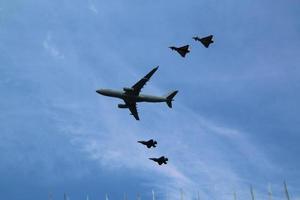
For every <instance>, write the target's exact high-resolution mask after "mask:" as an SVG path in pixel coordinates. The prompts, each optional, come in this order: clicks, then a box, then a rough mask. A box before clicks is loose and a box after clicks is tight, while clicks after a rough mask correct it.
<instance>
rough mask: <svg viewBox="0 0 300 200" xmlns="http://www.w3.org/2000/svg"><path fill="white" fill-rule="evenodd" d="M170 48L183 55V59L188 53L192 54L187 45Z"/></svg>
mask: <svg viewBox="0 0 300 200" xmlns="http://www.w3.org/2000/svg"><path fill="white" fill-rule="evenodd" d="M169 48H170V49H172V50H175V51H177V53H179V54H180V55H181V57H183V58H184V57H185V56H186V54H187V53H189V52H190V50H189V45H185V46H182V47H174V46H172V47H169Z"/></svg>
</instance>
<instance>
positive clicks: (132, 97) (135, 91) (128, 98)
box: [96, 67, 178, 120]
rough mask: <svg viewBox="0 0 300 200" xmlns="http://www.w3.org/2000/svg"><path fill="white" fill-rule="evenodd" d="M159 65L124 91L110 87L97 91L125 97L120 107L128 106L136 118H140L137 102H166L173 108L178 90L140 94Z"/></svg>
mask: <svg viewBox="0 0 300 200" xmlns="http://www.w3.org/2000/svg"><path fill="white" fill-rule="evenodd" d="M157 69H158V67H155V68H154V69H152V70H151V71H150V72H149V73H148V74H147V75H146V76H144V77H143V78H142V79H141V80H139V81H138V82H137V83H136V84H134V85H133V86H132V87H131V88H126V87H125V88H123V91H116V90H110V89H100V90H97V91H96V92H97V93H99V94H102V95H104V96H109V97H115V98H120V99H123V101H124V102H125V104H118V107H119V108H128V109H129V110H130V112H131V114H132V115H133V116H134V118H135V119H136V120H139V115H138V112H137V109H136V103H137V102H151V103H157V102H166V103H167V105H168V106H169V108H172V101H173V98H174V96H175V95H176V94H177V92H178V91H173V92H170V93H169V94H167V95H165V96H162V97H158V96H152V95H143V94H140V92H141V89H142V88H143V87H144V85H145V84H146V83H147V82H148V81H149V80H150V78H151V76H152V75H153V74H154V73H155V72H156V70H157Z"/></svg>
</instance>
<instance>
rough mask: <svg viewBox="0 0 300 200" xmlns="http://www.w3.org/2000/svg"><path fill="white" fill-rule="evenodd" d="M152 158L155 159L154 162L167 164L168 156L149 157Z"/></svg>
mask: <svg viewBox="0 0 300 200" xmlns="http://www.w3.org/2000/svg"><path fill="white" fill-rule="evenodd" d="M149 159H150V160H153V161H154V162H157V163H158V164H159V165H162V164H167V161H168V160H169V159H168V158H166V157H164V156H162V157H160V158H149Z"/></svg>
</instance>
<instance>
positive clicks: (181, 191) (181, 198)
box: [180, 188, 183, 200]
mask: <svg viewBox="0 0 300 200" xmlns="http://www.w3.org/2000/svg"><path fill="white" fill-rule="evenodd" d="M180 200H183V190H182V188H181V189H180Z"/></svg>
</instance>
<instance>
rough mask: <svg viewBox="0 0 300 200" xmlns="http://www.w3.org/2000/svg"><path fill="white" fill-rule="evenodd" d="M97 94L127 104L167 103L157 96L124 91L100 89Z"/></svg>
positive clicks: (165, 99)
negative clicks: (118, 99)
mask: <svg viewBox="0 0 300 200" xmlns="http://www.w3.org/2000/svg"><path fill="white" fill-rule="evenodd" d="M97 93H99V94H101V95H104V96H108V97H115V98H120V99H123V100H125V101H129V102H151V103H159V102H166V101H167V98H166V97H159V96H152V95H145V94H139V95H132V94H127V93H126V92H125V91H120V90H111V89H100V90H97Z"/></svg>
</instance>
